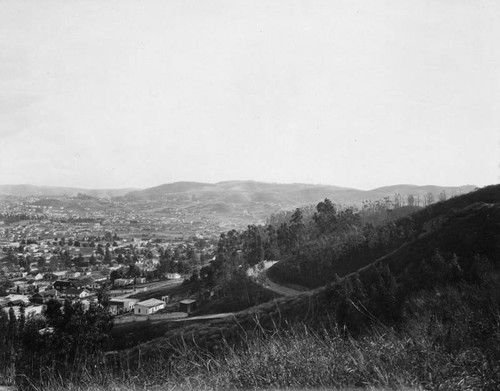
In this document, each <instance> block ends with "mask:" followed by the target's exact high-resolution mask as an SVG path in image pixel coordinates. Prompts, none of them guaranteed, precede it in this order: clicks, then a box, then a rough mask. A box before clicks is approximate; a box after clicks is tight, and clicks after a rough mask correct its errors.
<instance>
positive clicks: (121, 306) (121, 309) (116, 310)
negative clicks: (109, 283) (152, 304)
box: [109, 297, 139, 315]
mask: <svg viewBox="0 0 500 391" xmlns="http://www.w3.org/2000/svg"><path fill="white" fill-rule="evenodd" d="M138 301H139V300H137V299H129V298H128V297H123V298H122V297H114V298H112V299H110V300H109V312H111V314H112V315H119V314H123V313H125V312H130V311H133V310H134V304H136V303H137V302H138Z"/></svg>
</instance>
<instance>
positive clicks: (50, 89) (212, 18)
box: [0, 0, 500, 189]
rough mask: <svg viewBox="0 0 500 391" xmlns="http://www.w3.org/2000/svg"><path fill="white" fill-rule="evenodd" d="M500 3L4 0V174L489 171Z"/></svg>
mask: <svg viewBox="0 0 500 391" xmlns="http://www.w3.org/2000/svg"><path fill="white" fill-rule="evenodd" d="M499 163H500V2H498V1H496V0H491V1H480V0H468V1H465V0H464V1H459V0H428V1H424V0H411V1H404V0H394V1H373V0H366V1H352V0H346V1H338V0H329V1H310V0H307V1H290V0H282V1H278V0H276V1H272V0H265V1H258V0H252V1H250V0H248V1H246V0H245V1H243V0H242V1H235V0H228V1H198V0H197V1H190V0H179V1H173V0H162V1H160V0H158V1H138V0H136V1H132V0H117V1H106V0H99V1H97V0H96V1H67V0H60V1H55V0H54V1H50V0H45V1H38V0H32V1H20V0H9V1H6V0H0V184H21V183H29V184H35V185H55V186H77V187H85V188H119V187H149V186H156V185H159V184H162V183H167V182H174V181H182V180H187V181H203V182H217V181H222V180H232V179H252V180H259V181H266V182H281V183H289V182H305V183H322V184H331V185H339V186H348V187H356V188H361V189H370V188H374V187H378V186H383V185H390V184H397V183H412V184H420V185H424V184H436V185H464V184H475V185H478V186H483V185H487V184H492V183H497V182H498V181H499V172H500V171H499Z"/></svg>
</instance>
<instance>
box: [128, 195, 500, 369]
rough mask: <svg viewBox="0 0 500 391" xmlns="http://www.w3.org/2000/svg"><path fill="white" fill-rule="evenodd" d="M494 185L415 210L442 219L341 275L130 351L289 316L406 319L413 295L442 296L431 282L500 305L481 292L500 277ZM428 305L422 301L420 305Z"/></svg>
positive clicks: (206, 339) (204, 342)
mask: <svg viewBox="0 0 500 391" xmlns="http://www.w3.org/2000/svg"><path fill="white" fill-rule="evenodd" d="M499 190H500V187H499V186H492V187H489V188H485V189H481V190H479V191H476V192H474V193H473V194H470V195H466V196H462V197H460V198H457V199H453V200H450V201H447V202H444V203H442V204H440V205H437V206H436V207H435V208H433V209H432V210H431V209H428V210H424V211H422V212H420V213H421V214H420V215H419V216H418V218H422V219H423V217H422V216H423V215H424V214H427V216H428V220H427V222H428V221H433V220H435V219H436V218H439V219H440V224H439V225H434V226H433V229H431V230H429V231H427V232H424V233H422V234H420V235H419V236H418V237H417V238H415V239H414V240H411V241H409V242H407V243H405V244H404V245H402V246H399V248H397V249H396V250H394V251H392V252H391V253H390V254H387V255H385V256H382V257H380V258H378V259H377V260H375V261H374V262H371V263H369V264H368V265H365V266H364V267H363V268H362V269H360V270H359V271H358V272H357V273H353V274H351V275H349V276H346V277H345V278H344V279H341V280H338V281H336V282H333V281H332V282H331V283H330V284H327V285H325V286H323V287H321V288H318V289H315V290H313V291H309V292H306V293H303V294H300V295H298V296H295V297H287V298H281V299H277V300H275V301H272V302H268V303H265V304H263V305H260V306H258V307H254V308H252V309H250V310H248V311H243V312H241V313H237V314H236V315H235V318H234V319H232V320H228V319H219V320H214V321H211V322H206V323H204V324H188V323H186V324H184V325H182V324H180V325H179V327H178V328H176V329H172V330H171V331H170V332H168V333H167V334H166V335H165V337H164V338H161V339H158V340H154V341H152V342H150V343H146V344H143V345H141V346H140V347H139V348H137V349H133V350H132V351H129V352H128V353H127V357H129V358H130V357H137V354H138V352H139V349H140V351H142V355H143V357H144V352H147V354H146V357H145V359H147V357H151V358H154V357H157V356H158V355H164V354H169V353H168V352H169V351H171V350H170V349H171V347H172V346H177V344H178V343H181V341H184V342H182V343H186V342H189V341H191V342H193V343H195V344H196V346H198V347H201V348H206V349H209V350H213V349H217V347H219V348H220V347H221V346H222V345H224V343H226V342H223V341H229V342H230V343H238V341H239V340H241V335H242V330H246V331H245V332H244V333H246V334H245V335H247V337H248V333H251V332H252V330H255V329H256V327H257V329H259V328H262V329H273V328H274V327H281V326H282V325H285V324H289V323H294V322H301V323H307V324H310V325H316V326H318V325H328V324H330V325H331V324H332V322H333V323H337V324H341V325H342V324H343V325H346V326H347V327H349V329H350V330H352V331H353V332H354V331H356V330H357V331H358V332H359V331H361V330H367V329H366V328H367V327H369V325H370V324H372V323H373V321H374V320H375V319H377V321H379V322H383V323H384V324H388V325H390V324H399V325H400V326H399V327H403V326H402V323H401V322H403V321H404V319H405V316H406V315H404V314H405V313H407V311H408V310H409V308H411V305H412V304H411V302H412V300H413V299H414V298H415V297H418V295H431V299H429V298H428V301H429V303H433V305H434V307H435V308H440V306H439V304H437V303H439V302H440V301H439V300H441V299H440V296H439V295H438V296H435V295H434V293H432V292H437V291H436V289H452V290H453V289H459V291H460V292H462V293H460V295H465V296H464V297H469V296H470V297H471V298H465V299H463V300H464V302H463V303H462V304H460V305H463V306H464V308H472V309H474V308H476V309H477V308H480V306H477V305H475V307H474V306H472V307H471V305H472V304H471V303H472V302H474V300H476V301H480V302H481V303H482V302H483V301H486V302H488V303H490V304H488V305H491V306H493V307H494V308H495V309H496V310H500V297H498V292H497V294H496V296H492V297H487V296H485V295H486V293H485V292H490V291H491V289H492V287H493V286H497V285H498V283H499V281H500V279H499V278H498V271H499V266H500V200H499V195H500V191H499ZM429 219H430V220H429ZM485 281H489V282H488V284H490V285H487V284H486V282H485ZM483 282H484V284H483ZM483 285H484V286H483ZM446 287H448V288H446ZM426 292H427V293H426ZM429 292H430V293H429ZM474 292H479V293H474ZM457 294H458V293H457ZM415 295H417V296H415ZM467 295H469V296H467ZM488 295H489V294H488ZM356 303H358V304H360V303H361V304H360V305H362V307H357V306H356ZM360 308H363V310H360ZM488 308H489V307H488ZM430 310H431V309H430V308H427V307H426V308H423V309H422V308H421V309H420V312H421V313H427V312H428V311H430ZM426 311H427V312H426ZM488 314H489V313H488ZM427 315H428V316H427V318H426V319H427V320H429V314H427ZM490 315H491V314H490ZM488 316H489V315H488ZM476 321H477V322H481V321H482V319H481V318H478V319H476ZM280 325H281V326H280ZM469 326H470V325H468V326H467V327H469ZM495 330H496V329H495ZM495 332H496V331H495Z"/></svg>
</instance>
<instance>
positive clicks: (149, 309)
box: [134, 299, 165, 315]
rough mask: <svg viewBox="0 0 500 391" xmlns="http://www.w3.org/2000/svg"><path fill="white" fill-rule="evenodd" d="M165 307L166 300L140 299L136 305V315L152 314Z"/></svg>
mask: <svg viewBox="0 0 500 391" xmlns="http://www.w3.org/2000/svg"><path fill="white" fill-rule="evenodd" d="M163 308H165V302H164V301H161V300H158V299H148V300H144V301H140V302H139V303H136V304H135V305H134V314H135V315H151V314H154V313H155V312H157V311H159V310H161V309H163Z"/></svg>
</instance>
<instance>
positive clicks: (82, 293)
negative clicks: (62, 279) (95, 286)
mask: <svg viewBox="0 0 500 391" xmlns="http://www.w3.org/2000/svg"><path fill="white" fill-rule="evenodd" d="M61 295H62V296H64V297H65V298H66V299H70V300H80V299H83V298H85V297H89V296H90V292H89V291H88V290H87V289H86V288H78V289H75V288H70V289H66V290H65V291H64V292H63V293H62V294H61Z"/></svg>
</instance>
